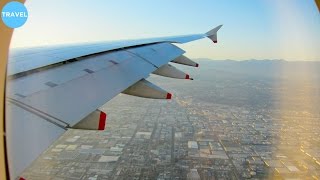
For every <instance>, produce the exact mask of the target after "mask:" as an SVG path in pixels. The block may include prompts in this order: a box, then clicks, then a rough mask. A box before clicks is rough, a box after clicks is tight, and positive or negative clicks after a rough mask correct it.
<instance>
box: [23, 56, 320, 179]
mask: <svg viewBox="0 0 320 180" xmlns="http://www.w3.org/2000/svg"><path fill="white" fill-rule="evenodd" d="M195 61H197V62H199V64H200V67H199V68H192V67H183V66H176V65H175V66H176V67H177V68H179V69H182V70H183V71H185V72H188V73H190V75H191V77H192V78H194V80H193V81H190V80H177V79H170V78H164V77H159V76H154V75H152V76H151V77H150V78H148V80H150V81H151V82H153V83H155V84H157V85H159V86H161V87H163V88H165V89H166V90H168V91H169V92H171V93H172V94H173V99H172V100H153V99H145V98H137V97H133V96H128V95H123V94H121V95H118V96H117V97H116V98H114V99H113V100H111V101H110V102H107V103H106V104H105V105H104V106H102V107H101V110H103V111H104V112H106V113H107V115H108V117H107V123H106V130H105V131H91V130H76V129H70V130H68V131H66V133H65V134H64V135H62V136H61V137H60V138H59V139H58V140H57V141H56V142H55V143H54V144H52V145H51V146H50V147H49V149H47V150H46V151H45V152H44V153H43V154H42V155H41V156H40V157H39V158H38V159H37V160H36V161H35V162H33V163H32V165H31V166H30V167H28V168H27V169H26V170H25V171H24V172H23V174H22V175H21V177H24V178H25V179H39V180H40V179H41V180H42V179H55V180H56V179H89V180H97V179H117V180H118V179H119V180H120V179H123V180H126V179H157V180H167V179H168V180H169V179H205V180H207V179H208V180H216V179H250V178H251V179H320V130H319V127H320V62H287V61H283V60H261V61H258V60H248V61H231V60H223V61H213V60H211V61H209V60H205V59H198V60H195Z"/></svg>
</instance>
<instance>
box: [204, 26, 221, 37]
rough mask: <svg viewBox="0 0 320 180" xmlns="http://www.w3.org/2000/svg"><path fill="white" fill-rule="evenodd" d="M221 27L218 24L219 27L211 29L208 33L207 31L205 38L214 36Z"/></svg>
mask: <svg viewBox="0 0 320 180" xmlns="http://www.w3.org/2000/svg"><path fill="white" fill-rule="evenodd" d="M222 26H223V24H220V25H219V26H217V27H215V28H213V29H211V30H210V31H208V32H207V33H206V35H207V36H212V35H215V34H216V33H217V32H218V31H219V29H220V28H221V27H222Z"/></svg>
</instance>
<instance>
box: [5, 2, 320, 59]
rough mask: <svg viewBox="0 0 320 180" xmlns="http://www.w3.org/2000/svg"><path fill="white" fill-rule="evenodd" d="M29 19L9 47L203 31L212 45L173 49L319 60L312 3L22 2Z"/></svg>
mask: <svg viewBox="0 0 320 180" xmlns="http://www.w3.org/2000/svg"><path fill="white" fill-rule="evenodd" d="M26 7H27V9H28V13H29V17H28V20H27V22H26V24H25V25H24V26H22V27H20V28H17V29H16V30H15V31H14V34H13V38H12V41H11V47H25V46H42V45H51V44H68V43H78V42H96V41H111V40H125V39H139V38H148V37H161V36H172V35H185V34H197V33H205V32H207V31H209V30H210V29H212V28H213V27H215V26H217V25H220V24H223V27H222V28H221V29H220V30H219V32H218V44H213V43H212V42H211V41H210V40H209V39H203V40H199V41H195V42H191V43H188V44H183V45H179V47H181V48H183V49H184V50H186V51H187V53H186V54H185V55H186V56H188V57H190V58H210V59H214V60H224V59H233V60H248V59H284V60H291V61H296V60H308V61H310V60H313V61H314V60H316V61H320V51H319V47H320V15H319V12H318V10H317V8H316V6H315V3H314V1H313V0H197V1H183V0H152V1H151V0H137V1H132V0H107V1H106V0H103V1H101V0H90V1H89V0H88V1H79V0H67V1H66V0H54V1H52V0H27V2H26Z"/></svg>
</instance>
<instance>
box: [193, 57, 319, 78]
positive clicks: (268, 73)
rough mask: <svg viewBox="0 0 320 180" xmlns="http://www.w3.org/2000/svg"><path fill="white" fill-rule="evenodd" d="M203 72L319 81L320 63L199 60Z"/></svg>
mask: <svg viewBox="0 0 320 180" xmlns="http://www.w3.org/2000/svg"><path fill="white" fill-rule="evenodd" d="M194 60H195V61H197V62H199V64H200V68H201V69H202V70H215V71H222V72H226V73H232V74H234V75H237V74H239V75H250V76H252V75H253V76H258V77H261V76H262V77H270V78H278V77H281V78H297V79H305V78H307V79H314V78H316V79H319V80H320V61H285V60H253V59H252V60H244V61H235V60H212V59H205V58H199V59H194Z"/></svg>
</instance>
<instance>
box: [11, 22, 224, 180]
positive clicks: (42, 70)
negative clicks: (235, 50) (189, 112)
mask: <svg viewBox="0 0 320 180" xmlns="http://www.w3.org/2000/svg"><path fill="white" fill-rule="evenodd" d="M220 28H221V25H220V26H218V27H216V28H214V29H212V30H210V31H209V32H207V33H205V34H194V35H186V36H175V37H166V38H152V39H143V40H133V41H123V42H120V41H118V42H109V43H105V42H104V43H96V44H82V45H70V46H52V47H42V48H31V49H19V50H16V51H12V52H11V55H10V58H9V65H8V82H7V93H6V99H7V102H6V103H7V108H6V122H7V123H6V130H7V136H6V138H7V147H8V151H7V152H8V158H9V161H10V162H11V163H10V167H9V170H10V176H11V178H13V179H14V178H16V177H17V176H18V175H19V174H20V173H21V172H22V171H23V170H24V169H25V168H26V167H27V166H28V165H29V164H30V163H31V162H32V161H33V160H34V159H35V158H36V157H37V156H38V155H39V154H40V153H41V152H43V151H44V150H46V149H47V148H48V146H49V145H50V144H51V143H52V142H53V141H54V140H55V139H57V138H58V137H59V136H60V135H61V134H62V133H63V132H64V131H65V130H66V129H68V128H81V129H98V130H102V129H104V127H102V125H101V124H103V125H104V123H100V122H102V121H101V118H100V119H99V118H96V120H90V118H89V119H88V117H91V116H92V117H93V116H94V117H96V116H98V115H96V114H97V113H96V114H94V112H100V111H99V110H98V109H99V107H101V106H102V105H103V104H105V103H106V102H107V101H109V100H110V99H112V98H113V97H115V96H116V95H117V94H119V93H126V94H130V95H135V96H140V97H147V98H157V99H171V97H172V95H171V93H169V92H167V91H165V90H163V89H161V88H160V87H157V86H156V85H154V84H152V83H151V82H149V81H147V80H145V79H147V78H148V76H149V74H151V73H153V74H157V75H161V76H166V77H171V78H177V79H192V78H190V76H189V75H188V74H186V73H184V72H182V71H180V70H178V69H176V68H175V67H174V66H172V65H169V64H168V63H169V62H173V63H179V64H184V65H188V66H194V67H198V64H197V63H195V62H193V61H192V60H190V59H188V58H187V57H185V56H183V54H184V53H185V51H183V50H182V49H180V48H178V47H177V46H175V45H173V44H172V43H186V42H190V41H194V40H198V39H202V38H204V37H208V38H210V39H211V40H212V41H213V42H214V43H216V42H217V31H218V30H219V29H220ZM92 113H93V114H92ZM102 119H103V118H102ZM104 122H105V119H104Z"/></svg>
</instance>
